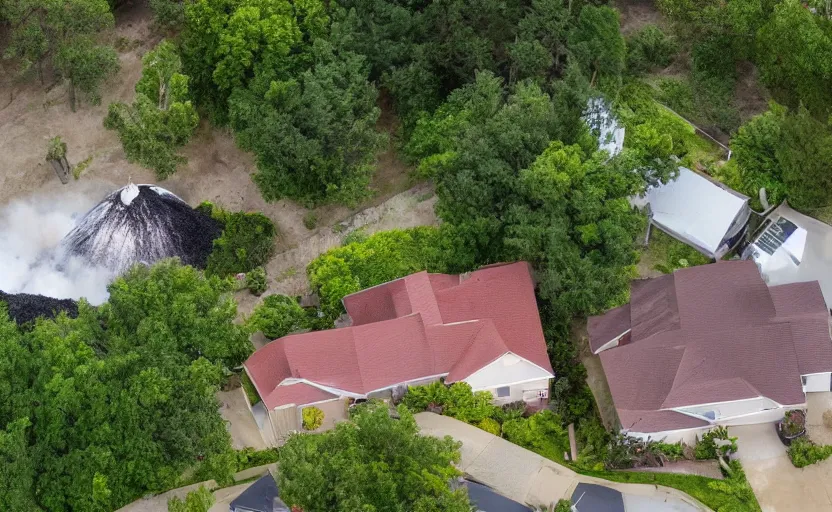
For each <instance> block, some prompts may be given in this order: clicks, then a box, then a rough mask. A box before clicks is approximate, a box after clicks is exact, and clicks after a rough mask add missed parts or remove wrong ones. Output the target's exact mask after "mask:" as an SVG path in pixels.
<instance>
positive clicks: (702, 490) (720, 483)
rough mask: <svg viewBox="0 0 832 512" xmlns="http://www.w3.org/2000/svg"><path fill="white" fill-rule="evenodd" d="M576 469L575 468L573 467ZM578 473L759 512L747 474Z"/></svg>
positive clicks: (726, 508) (714, 506) (716, 506)
mask: <svg viewBox="0 0 832 512" xmlns="http://www.w3.org/2000/svg"><path fill="white" fill-rule="evenodd" d="M573 469H575V468H573ZM576 471H577V472H578V473H581V474H582V475H587V476H594V477H596V478H603V479H604V480H611V481H613V482H622V483H628V484H653V485H663V486H665V487H672V488H674V489H678V490H680V491H682V492H685V493H687V494H689V495H690V496H692V497H694V498H696V499H697V500H699V501H701V502H702V503H703V504H705V505H707V506H708V507H709V508H711V509H712V510H715V511H717V512H720V511H723V510H724V511H729V510H730V511H737V512H739V511H748V512H759V511H760V505H759V503H757V498H756V497H755V496H754V492H753V491H752V490H751V487H750V486H749V485H748V482H747V481H746V479H745V475H744V474H742V473H741V472H739V474H737V475H736V476H734V477H732V478H726V479H725V480H714V479H712V478H706V477H704V476H696V475H678V474H671V473H646V472H645V473H641V472H635V471H581V470H577V469H576Z"/></svg>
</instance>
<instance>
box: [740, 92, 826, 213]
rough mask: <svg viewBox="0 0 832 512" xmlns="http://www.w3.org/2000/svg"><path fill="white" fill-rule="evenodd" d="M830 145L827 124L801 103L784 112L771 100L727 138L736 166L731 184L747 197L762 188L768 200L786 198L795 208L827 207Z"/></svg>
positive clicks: (774, 201) (773, 201) (776, 201)
mask: <svg viewBox="0 0 832 512" xmlns="http://www.w3.org/2000/svg"><path fill="white" fill-rule="evenodd" d="M830 144H832V126H829V125H828V124H824V123H821V122H820V121H818V120H817V119H815V118H814V117H812V115H811V113H810V112H809V111H808V110H807V109H806V108H804V107H802V106H801V107H800V108H798V109H797V110H796V111H788V110H787V109H786V108H785V107H783V106H780V105H778V104H776V103H772V104H771V106H770V109H769V111H768V112H765V113H763V114H761V115H759V116H756V117H754V118H752V119H751V120H750V121H749V122H748V123H746V124H745V125H743V126H742V127H741V128H740V129H739V131H738V132H737V135H736V136H735V137H734V138H733V139H732V140H731V149H732V151H733V154H734V159H733V160H734V162H735V163H734V164H733V166H735V169H736V171H735V172H736V177H732V176H731V177H730V178H731V179H732V184H734V185H735V186H738V187H739V189H740V190H741V191H742V192H744V193H746V194H749V195H751V196H755V195H756V194H757V192H758V191H759V189H760V188H763V187H764V188H765V189H766V193H767V197H768V199H769V202H770V203H772V204H776V203H779V202H780V201H782V200H783V199H788V201H789V203H790V204H791V205H792V206H794V207H795V208H798V209H804V210H805V209H812V208H819V207H823V206H828V205H829V203H830V201H832V194H830V192H829V190H830V186H832V166H831V165H830V157H832V149H830ZM729 163H730V162H729ZM730 170H733V168H732V169H730ZM729 176H730V173H729ZM734 182H736V183H734Z"/></svg>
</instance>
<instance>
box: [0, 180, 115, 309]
mask: <svg viewBox="0 0 832 512" xmlns="http://www.w3.org/2000/svg"><path fill="white" fill-rule="evenodd" d="M101 187H102V184H99V185H98V186H96V185H88V186H85V187H84V186H81V187H80V189H79V190H72V191H62V192H61V193H60V194H39V195H35V196H32V197H30V198H27V199H22V200H20V199H19V200H15V201H13V202H11V203H10V204H8V205H7V206H5V207H3V208H2V209H0V290H3V291H5V292H7V293H31V294H39V295H46V296H48V297H55V298H61V299H63V298H69V299H79V298H81V297H85V298H86V299H87V300H88V301H89V302H90V303H91V304H101V303H102V302H104V301H105V300H107V296H108V293H107V284H108V283H109V282H110V281H111V280H112V278H113V277H114V273H113V272H112V271H111V270H109V269H107V268H104V267H98V266H93V265H90V264H88V263H87V262H86V261H84V260H83V259H81V258H79V257H77V256H69V257H67V256H66V255H65V254H64V251H63V250H62V248H61V239H63V237H64V236H65V235H66V234H67V233H69V232H70V231H71V230H72V228H74V227H75V225H76V223H77V222H78V220H80V219H81V217H82V216H83V215H84V213H85V212H86V211H87V210H89V209H90V208H91V207H92V206H93V205H95V203H96V202H97V201H98V199H97V198H100V197H101V194H100V192H101V191H100V189H101ZM84 188H86V190H83V189H84ZM93 189H96V190H93Z"/></svg>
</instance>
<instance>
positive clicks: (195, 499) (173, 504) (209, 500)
mask: <svg viewBox="0 0 832 512" xmlns="http://www.w3.org/2000/svg"><path fill="white" fill-rule="evenodd" d="M213 504H214V495H213V494H212V493H211V491H210V489H208V488H206V487H203V486H201V485H200V486H199V489H197V490H195V491H191V492H189V493H188V494H187V496H185V500H184V501H183V500H182V499H181V498H179V497H178V496H174V497H173V498H170V499H169V500H168V512H208V509H210V508H211V505H213Z"/></svg>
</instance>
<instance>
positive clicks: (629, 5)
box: [614, 0, 667, 35]
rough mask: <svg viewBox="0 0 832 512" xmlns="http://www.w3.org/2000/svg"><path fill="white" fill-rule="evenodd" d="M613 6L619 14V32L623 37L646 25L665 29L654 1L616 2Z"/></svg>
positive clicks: (628, 0) (630, 0)
mask: <svg viewBox="0 0 832 512" xmlns="http://www.w3.org/2000/svg"><path fill="white" fill-rule="evenodd" d="M614 5H615V7H616V8H617V9H618V10H619V12H620V13H621V17H620V21H621V32H622V33H623V34H624V35H628V34H630V33H631V32H635V31H637V30H639V29H640V28H642V27H644V26H645V25H648V24H653V25H659V26H660V27H661V28H662V29H663V30H664V29H665V28H666V25H667V23H666V22H665V20H664V17H662V14H661V13H660V12H659V10H658V9H657V8H656V4H655V2H654V0H616V1H615V2H614Z"/></svg>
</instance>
